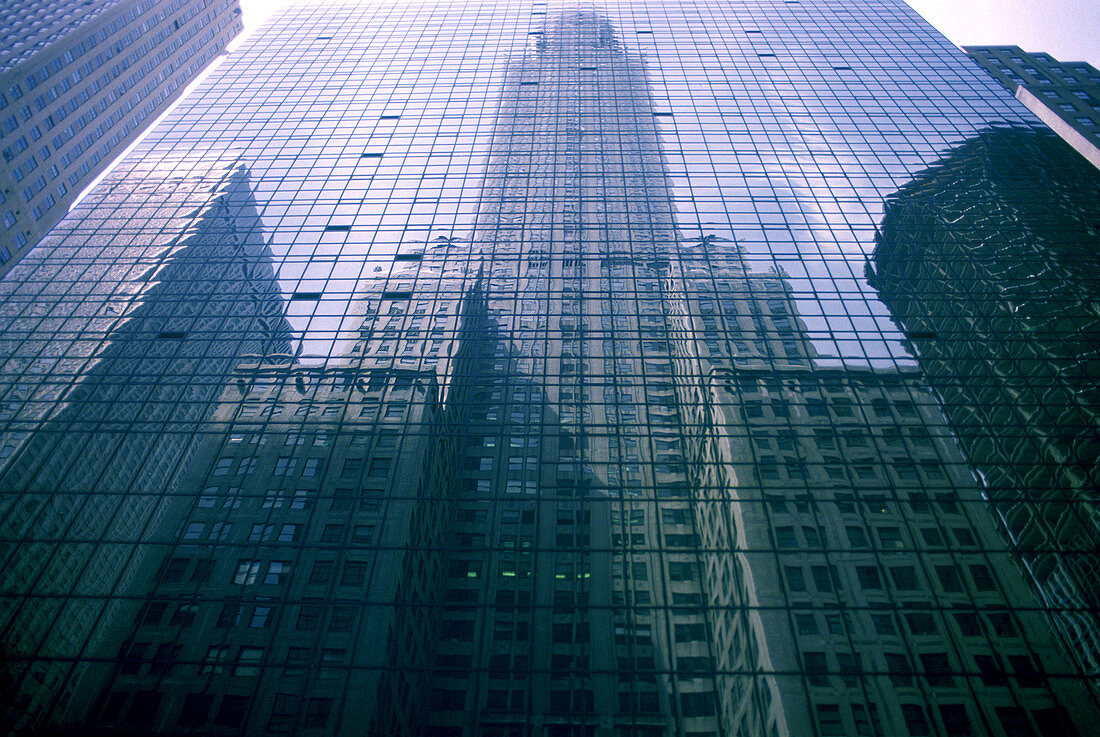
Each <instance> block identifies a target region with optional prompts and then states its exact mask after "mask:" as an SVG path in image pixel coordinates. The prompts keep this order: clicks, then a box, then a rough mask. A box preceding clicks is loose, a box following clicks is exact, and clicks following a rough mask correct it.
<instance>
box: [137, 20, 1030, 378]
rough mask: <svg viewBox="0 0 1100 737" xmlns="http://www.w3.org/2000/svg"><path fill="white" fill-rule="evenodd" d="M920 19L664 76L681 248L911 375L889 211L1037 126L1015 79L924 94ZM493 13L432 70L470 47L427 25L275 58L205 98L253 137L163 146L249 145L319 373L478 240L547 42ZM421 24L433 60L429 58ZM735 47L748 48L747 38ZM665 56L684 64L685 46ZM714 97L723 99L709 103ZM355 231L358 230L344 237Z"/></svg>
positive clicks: (846, 350)
mask: <svg viewBox="0 0 1100 737" xmlns="http://www.w3.org/2000/svg"><path fill="white" fill-rule="evenodd" d="M787 10H788V12H802V13H804V12H808V11H806V10H799V9H795V8H793V7H792V8H788V9H787ZM368 12H369V11H368ZM425 12H426V11H425ZM608 12H609V13H610V14H611V16H612V17H611V21H612V23H613V24H614V25H615V26H616V27H617V28H618V30H619V36H620V38H621V39H622V42H623V44H624V46H625V47H626V48H627V49H632V50H635V51H638V52H640V53H641V54H642V55H643V58H644V57H645V56H646V55H652V54H655V53H658V52H657V48H658V42H659V41H667V39H664V38H663V37H662V34H668V33H670V30H669V29H668V28H662V27H661V25H660V23H651V22H650V21H648V20H647V19H646V17H645V15H644V14H639V15H626V14H623V17H614V15H615V9H609V10H608ZM898 12H899V14H900V15H901V16H902V17H901V19H900V20H899V24H904V25H906V26H908V28H909V29H910V31H911V34H910V35H908V36H907V37H906V38H905V39H904V41H896V42H895V41H892V40H891V39H890V38H889V37H883V38H880V39H876V40H875V41H874V42H871V41H869V40H867V39H860V42H861V43H860V53H859V58H858V59H853V58H852V56H853V54H851V53H849V52H847V51H846V50H845V49H844V48H843V47H840V46H836V47H833V46H832V44H831V43H827V42H824V41H823V40H822V39H818V40H817V41H818V42H819V43H817V44H816V45H815V44H813V43H803V42H804V40H805V39H802V38H792V37H788V36H786V35H785V33H786V31H785V30H784V28H783V27H782V26H778V25H776V26H769V24H768V22H767V21H766V18H765V16H764V14H763V13H760V15H759V17H756V14H755V13H754V11H753V9H752V7H751V6H749V7H747V8H746V10H745V12H744V13H742V14H740V15H739V16H738V18H739V19H740V27H739V28H730V29H723V28H715V29H713V31H712V34H713V35H712V36H710V37H709V38H694V39H692V43H691V44H679V45H678V46H677V47H676V48H677V52H678V53H679V55H680V59H679V63H667V62H664V63H662V65H661V67H662V69H661V70H660V71H658V70H657V69H656V65H655V64H650V65H649V67H648V73H649V75H650V80H649V82H650V88H651V92H652V94H653V96H654V109H655V110H656V111H659V112H667V113H668V114H667V115H658V122H659V129H660V135H661V141H662V145H663V148H664V151H665V156H666V160H667V166H668V170H669V174H670V180H671V182H672V186H673V190H674V196H675V197H676V206H677V220H678V224H679V227H680V231H681V233H683V234H684V236H685V237H688V238H690V237H694V236H698V235H699V234H700V233H714V234H717V235H719V236H722V237H732V238H734V239H735V240H736V242H737V244H738V246H739V247H740V248H741V249H742V251H743V253H744V254H745V257H746V261H747V265H748V266H749V268H750V269H751V270H753V271H770V270H773V269H777V270H779V271H780V273H782V274H784V275H786V277H787V279H788V282H789V284H790V286H791V288H792V289H793V290H794V293H795V298H796V302H797V305H798V308H799V310H800V313H801V316H802V318H803V320H804V322H805V324H806V327H807V329H808V330H809V332H810V336H811V338H812V340H813V342H814V345H815V347H816V349H817V350H818V351H819V353H820V354H821V355H822V356H837V357H839V358H840V359H841V360H842V361H845V362H865V361H871V362H873V363H876V365H889V364H892V363H895V362H897V361H908V354H907V353H906V352H905V350H904V348H903V347H902V346H901V344H900V342H899V339H900V335H899V334H898V332H897V330H896V328H895V327H894V325H893V323H892V322H891V320H890V319H889V317H888V315H887V312H886V310H885V308H884V307H883V306H882V305H881V303H879V302H878V300H877V299H876V297H875V293H874V290H872V289H871V288H870V287H869V286H868V285H867V283H866V280H865V278H864V263H865V260H866V258H867V256H868V255H869V254H870V252H871V250H872V249H873V247H874V234H875V228H876V225H877V223H878V222H879V220H880V219H881V217H882V212H883V201H884V199H885V198H886V197H888V196H889V195H890V194H891V193H892V192H894V191H896V190H897V189H898V188H899V187H900V186H902V185H903V184H904V183H905V182H907V181H909V180H910V179H911V178H912V177H913V175H914V174H916V173H917V172H919V171H921V170H922V169H924V168H925V167H927V166H928V165H929V164H931V163H932V162H934V161H936V160H937V159H938V158H939V157H940V156H941V155H942V154H943V153H945V152H947V151H948V150H950V148H952V147H953V146H957V145H959V144H960V143H961V142H962V141H964V140H965V139H966V138H967V137H968V136H972V135H973V134H974V133H975V132H976V131H977V130H980V129H981V128H984V127H986V126H987V125H988V124H989V122H990V121H997V120H1018V119H1019V117H1018V116H1019V113H1018V108H1017V107H1014V106H1012V103H1008V102H1006V101H1004V95H1003V93H1002V92H1001V91H1000V89H999V88H996V86H995V83H993V82H992V81H987V80H985V79H984V74H983V73H982V72H981V71H980V70H977V69H976V68H975V69H974V70H973V72H972V73H971V70H970V67H969V66H968V65H967V64H960V65H958V68H957V69H952V71H951V72H950V74H951V75H953V76H955V77H958V76H959V75H968V76H967V79H966V82H968V83H969V84H971V85H973V86H974V88H975V91H976V92H978V91H980V92H981V95H980V97H978V96H975V98H974V99H973V100H972V101H971V105H970V109H969V110H966V109H964V108H962V106H956V107H957V108H960V110H956V111H955V112H953V113H952V114H951V115H950V116H948V115H945V114H944V113H943V111H942V110H943V106H942V100H941V99H940V98H939V96H938V95H937V94H936V93H935V91H934V90H924V91H922V90H918V89H916V88H915V87H914V84H915V82H913V81H911V80H909V79H907V78H906V77H905V72H904V71H903V70H902V66H901V65H899V64H897V62H896V58H897V56H898V55H899V54H902V53H904V54H906V55H918V54H919V53H920V47H921V43H927V44H930V45H934V46H935V47H936V48H937V52H936V53H937V54H939V53H943V50H942V46H943V45H944V44H943V42H942V40H940V39H939V38H937V37H935V36H931V35H929V34H928V33H927V26H926V25H925V24H924V23H923V22H922V21H920V20H919V18H918V17H917V16H916V15H915V14H913V13H911V12H910V11H908V9H899V10H898ZM481 13H482V15H483V16H484V21H485V22H484V23H478V24H477V25H475V26H473V27H472V28H464V29H463V31H462V32H463V33H464V34H467V35H468V37H469V38H468V39H467V42H466V44H465V49H464V53H463V56H462V58H461V59H457V60H455V59H451V58H448V59H447V60H444V58H443V55H442V54H433V52H432V50H433V49H434V48H437V47H439V48H443V47H447V48H453V46H450V45H449V44H450V43H451V39H452V36H453V34H454V33H455V30H454V29H451V28H444V27H440V26H438V25H432V24H431V23H425V22H424V20H423V19H421V18H418V17H417V16H416V15H415V14H413V15H411V16H406V17H405V18H404V19H403V20H402V21H401V22H400V24H393V26H392V27H386V28H385V29H383V31H382V32H379V33H376V34H375V35H374V36H372V37H371V38H370V39H366V40H364V39H361V38H360V34H362V33H363V32H364V31H358V32H355V31H352V32H350V33H349V32H348V30H347V28H341V29H340V32H339V33H336V32H332V31H326V30H325V29H324V28H318V30H317V38H316V39H314V40H313V41H312V42H311V43H309V44H307V45H304V46H302V47H300V48H299V49H297V50H296V54H295V56H294V58H293V59H271V60H270V63H271V64H278V65H281V66H282V67H284V68H285V70H286V74H287V76H286V77H285V78H284V79H283V80H282V81H279V80H278V78H277V77H275V78H273V80H274V81H269V82H266V83H265V84H264V85H263V86H261V87H259V88H250V89H249V92H248V94H244V95H242V94H241V89H240V88H241V86H242V85H244V84H245V82H244V81H243V80H246V79H247V78H248V74H249V69H248V67H247V66H243V67H242V68H237V67H236V66H235V65H234V64H233V61H234V59H232V58H231V59H230V60H229V63H227V64H224V65H223V66H222V67H221V68H219V69H218V70H217V71H216V72H215V73H214V74H213V75H212V76H211V78H210V79H209V80H208V81H207V83H206V84H205V86H204V88H203V92H200V93H199V94H205V95H206V97H207V98H213V100H214V104H215V105H224V106H227V107H229V108H230V110H232V114H233V117H234V118H235V120H236V121H237V122H238V123H239V128H238V129H237V130H231V131H224V130H218V129H210V130H205V131H204V129H203V128H202V126H201V124H202V122H203V120H204V114H203V108H198V107H196V108H194V109H193V110H192V111H190V112H188V113H184V114H176V115H175V116H173V117H172V118H171V119H170V120H169V121H167V123H166V124H165V125H164V126H162V129H161V131H159V132H157V133H154V134H153V136H151V137H150V138H149V140H148V142H147V144H146V145H145V146H144V147H143V148H153V149H156V150H158V151H163V152H165V154H166V155H170V154H167V152H168V151H169V150H170V149H171V147H172V146H173V144H175V143H176V142H186V143H187V146H189V147H190V146H192V145H193V143H192V142H193V141H194V139H195V137H200V138H203V139H208V140H209V141H210V143H211V144H213V143H214V141H221V140H222V139H223V138H225V137H226V136H233V138H232V144H231V146H229V148H230V150H231V151H232V152H233V154H234V155H240V156H241V158H242V160H243V161H244V162H245V163H246V164H247V166H248V167H249V169H250V173H251V179H252V184H253V188H254V193H255V196H256V199H257V202H258V203H259V205H260V207H261V215H262V220H263V224H264V229H265V237H266V238H267V239H268V241H269V243H270V245H271V248H272V251H273V253H274V254H275V257H276V259H277V264H276V270H277V274H278V279H279V283H280V285H281V288H282V290H283V292H284V294H286V295H287V296H288V297H289V296H290V295H292V294H293V293H295V292H320V293H321V295H322V297H321V299H320V300H317V301H292V302H290V303H289V308H288V313H289V315H288V316H289V319H290V321H291V324H292V325H293V326H294V328H295V330H296V331H299V332H300V334H301V335H303V336H304V344H303V355H304V356H305V357H308V356H316V357H325V356H330V355H336V354H339V353H340V352H341V351H342V350H344V349H346V347H347V340H348V339H349V338H350V334H349V332H348V331H354V329H355V327H356V323H357V321H358V319H359V318H358V316H357V311H356V310H355V309H354V308H352V309H350V310H348V309H346V308H345V306H346V305H347V302H348V300H349V299H351V298H352V296H353V295H355V294H356V293H357V292H359V291H361V290H362V289H363V288H364V286H365V285H366V284H367V283H368V282H369V281H370V280H373V279H378V278H381V277H385V276H386V275H387V274H388V272H389V269H390V268H391V264H392V259H391V258H390V257H391V256H392V254H394V253H396V252H398V251H401V250H406V251H407V250H410V249H421V248H423V247H424V245H425V244H426V243H427V242H429V241H431V240H432V239H433V238H435V237H437V236H439V235H447V234H449V233H452V232H464V231H467V230H469V228H471V227H472V224H473V222H474V219H475V216H476V211H477V203H478V198H479V196H480V188H481V177H482V167H483V166H484V162H485V158H486V155H487V152H488V148H489V143H490V140H491V135H492V126H493V122H494V115H495V107H496V101H497V97H498V95H499V90H500V86H501V84H502V80H503V72H504V68H505V66H504V65H505V59H506V58H507V55H506V54H503V53H493V54H491V55H490V54H488V53H485V52H486V49H493V50H494V52H495V51H496V50H497V47H496V45H497V44H499V37H500V35H501V34H502V31H501V28H502V27H504V28H507V27H508V26H514V27H515V28H517V29H519V28H520V27H521V26H522V28H523V29H526V27H527V25H526V18H525V17H524V14H523V13H522V12H517V11H515V10H514V9H508V8H504V9H502V8H501V7H496V6H493V5H488V6H485V7H484V8H483V9H482V11H481ZM827 14H828V15H829V16H830V22H831V25H829V27H823V28H822V30H821V33H822V34H823V35H826V34H827V35H828V36H829V37H830V38H835V37H836V34H837V31H836V26H837V25H841V24H844V23H850V24H857V23H858V20H856V19H853V18H852V17H851V15H850V14H849V13H848V11H847V9H846V8H845V7H844V5H843V4H837V5H836V6H835V7H833V8H831V9H830V11H829V12H828V13H827ZM286 22H287V21H280V20H278V19H276V20H275V21H274V26H275V28H278V27H279V24H280V23H286ZM409 24H414V25H415V27H416V33H417V34H418V42H417V43H416V44H409V43H408V42H407V38H406V35H405V33H406V32H407V30H408V27H409ZM399 26H400V27H399ZM806 27H815V26H813V24H806ZM639 30H642V31H653V33H652V34H649V33H643V34H639V33H638V31H639ZM503 35H504V37H505V38H507V35H508V34H507V32H506V31H505V32H503ZM734 36H736V37H739V38H742V39H748V40H747V42H742V43H741V44H740V45H738V44H735V43H728V42H727V41H726V39H728V38H730V37H734ZM655 39H656V40H655ZM513 41H514V46H515V51H514V52H513V54H512V56H515V55H518V54H521V53H522V52H523V50H524V48H531V41H530V37H529V36H528V35H527V33H526V31H525V30H523V31H522V32H521V31H519V30H517V31H516V32H515V33H514V35H513ZM708 41H710V43H708ZM249 43H251V42H249V41H246V42H245V47H246V48H247V47H248V45H249ZM364 43H367V44H368V47H369V49H370V52H369V53H362V51H361V47H362V45H363V44H364ZM876 44H877V45H876ZM661 48H662V49H663V50H662V52H661V53H667V51H665V50H664V49H667V48H668V46H667V43H666V44H664V45H662V47H661ZM830 48H833V49H834V50H833V51H832V52H829V51H827V50H828V49H830ZM352 49H356V50H357V51H355V52H352V53H347V52H350V51H351V50H352ZM823 49H824V50H826V51H822V50H823ZM692 53H694V54H696V56H692V55H691V54H692ZM951 53H953V52H951ZM451 54H452V56H453V54H454V52H453V51H452V52H451ZM769 54H774V55H775V56H774V59H773V58H772V57H769V56H767V55H769ZM761 55H763V56H761ZM455 61H457V62H458V63H455ZM318 71H321V72H322V73H320V74H316V72H318ZM943 74H947V72H946V71H944V72H943ZM303 79H310V80H311V83H310V85H308V86H307V85H306V84H304V83H303V82H302V80H303ZM922 79H923V77H922ZM427 80H430V82H428V81H427ZM954 81H955V82H957V81H958V80H957V79H956V80H954ZM701 83H705V84H708V85H710V87H711V88H712V91H713V92H714V94H713V95H697V96H695V97H692V96H690V94H689V92H688V91H689V90H690V89H691V88H692V87H693V86H697V85H699V84H701ZM429 85H430V86H429ZM898 89H903V91H904V93H905V94H904V96H902V95H898V94H897V91H898ZM857 99H858V105H856V104H854V102H855V101H856V100H857ZM846 102H847V103H852V104H847V105H846ZM838 110H840V111H844V112H845V113H846V115H837V114H836V112H837V111H838ZM219 115H220V117H223V118H224V117H225V116H224V114H221V113H219ZM333 134H337V135H333ZM704 140H705V141H706V144H705V145H704V143H703V142H704ZM321 141H324V142H325V143H323V144H321V143H319V142H321ZM181 148H182V146H181ZM222 148H223V149H224V148H226V147H225V145H224V144H223V145H222ZM333 226H336V227H337V228H341V227H350V232H344V231H342V230H325V229H326V228H332V227H333ZM307 360H308V358H307Z"/></svg>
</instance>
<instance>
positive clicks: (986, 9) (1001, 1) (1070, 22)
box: [241, 0, 1100, 67]
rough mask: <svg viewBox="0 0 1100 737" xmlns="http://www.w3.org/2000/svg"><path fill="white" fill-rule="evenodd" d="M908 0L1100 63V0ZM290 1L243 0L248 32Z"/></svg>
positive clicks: (989, 32)
mask: <svg viewBox="0 0 1100 737" xmlns="http://www.w3.org/2000/svg"><path fill="white" fill-rule="evenodd" d="M316 1H318V2H323V0H316ZM852 1H853V2H859V0H852ZM905 1H906V2H907V3H909V5H910V6H912V7H913V9H915V10H916V11H917V12H918V13H920V14H921V15H923V16H924V17H925V18H926V19H927V20H928V21H929V22H930V23H931V24H932V25H933V26H935V27H936V28H938V29H939V30H940V32H941V33H943V35H945V36H947V37H948V38H949V39H951V41H952V42H954V43H955V44H957V45H959V46H971V45H1008V44H1011V45H1016V46H1020V47H1022V48H1023V49H1024V51H1045V52H1047V53H1048V54H1050V55H1051V56H1053V57H1054V58H1056V59H1059V60H1060V61H1087V62H1089V63H1090V64H1092V65H1093V66H1095V67H1100V0H905ZM286 2H287V0H241V9H242V10H243V11H244V23H245V34H247V33H249V32H251V31H252V30H254V29H255V28H256V27H257V26H259V25H260V24H261V23H262V22H263V21H264V20H266V19H267V18H268V17H269V16H270V15H271V14H272V13H274V12H275V11H276V10H278V9H279V8H280V7H281V6H283V5H284V4H285V3H286Z"/></svg>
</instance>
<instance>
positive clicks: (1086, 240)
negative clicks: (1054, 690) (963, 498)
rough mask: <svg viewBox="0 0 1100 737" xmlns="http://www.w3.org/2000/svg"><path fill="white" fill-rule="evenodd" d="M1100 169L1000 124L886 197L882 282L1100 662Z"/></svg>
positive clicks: (1099, 665)
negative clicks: (1099, 508)
mask: <svg viewBox="0 0 1100 737" xmlns="http://www.w3.org/2000/svg"><path fill="white" fill-rule="evenodd" d="M1098 195H1100V176H1098V175H1097V172H1096V170H1095V169H1094V168H1093V167H1091V166H1090V165H1089V164H1088V163H1087V162H1086V161H1084V160H1082V159H1080V158H1079V157H1078V156H1076V154H1075V153H1074V152H1072V151H1071V150H1070V149H1069V148H1068V147H1067V146H1064V145H1062V143H1061V142H1060V141H1059V140H1058V139H1057V138H1055V137H1054V136H1053V135H1052V134H1050V133H1049V132H1047V131H1045V130H1042V129H1031V128H994V129H990V130H987V131H983V132H982V133H980V134H979V135H978V136H976V137H975V138H974V139H973V140H971V141H968V142H967V143H965V144H963V145H961V146H959V147H958V148H957V149H955V150H953V151H951V152H950V154H948V155H947V156H945V157H944V158H943V159H942V160H941V161H939V162H937V164H936V165H935V166H933V167H931V168H929V169H928V170H926V171H925V172H922V173H921V174H920V175H918V176H917V177H916V178H914V180H913V182H912V183H911V184H909V185H907V186H906V187H904V188H903V189H901V190H899V191H898V192H897V194H896V195H895V196H894V197H893V198H891V200H890V201H889V203H888V205H887V211H886V217H885V218H883V221H882V226H881V230H880V235H879V238H878V243H877V246H876V248H875V252H874V255H873V258H872V260H871V262H870V263H869V267H868V268H869V272H868V273H869V276H870V281H871V283H872V284H873V285H874V286H875V287H876V288H877V289H879V292H880V294H881V295H882V299H883V301H884V302H886V304H887V305H889V306H890V309H891V310H892V312H893V314H894V315H895V316H896V319H897V320H898V322H899V324H901V326H902V327H903V328H904V329H905V331H906V336H907V343H908V346H909V348H910V350H911V351H912V352H913V354H914V356H916V358H917V360H918V362H919V365H920V366H921V368H922V370H923V372H924V375H925V377H926V379H927V380H928V382H929V384H930V386H931V387H932V388H933V389H934V390H935V392H936V394H937V395H938V397H939V398H940V401H941V403H942V407H943V411H944V413H945V415H946V417H947V418H948V420H949V421H950V423H951V427H952V430H953V432H954V433H955V435H956V437H957V438H958V440H959V442H960V444H961V446H962V447H963V449H964V450H965V451H966V453H967V454H968V456H969V458H970V460H971V462H972V463H973V465H974V467H975V469H977V470H978V472H979V473H980V474H981V479H982V481H983V486H984V487H985V490H986V493H987V494H988V495H989V497H990V498H991V499H993V500H994V501H996V502H997V504H996V507H995V508H996V509H997V512H998V514H999V516H1000V517H1001V518H1002V519H1003V520H1004V524H1005V526H1006V528H1007V530H1008V533H1009V535H1010V537H1011V542H1012V545H1013V547H1014V548H1015V549H1016V550H1017V552H1018V553H1019V554H1020V555H1021V556H1023V559H1024V560H1025V561H1026V564H1027V570H1028V573H1029V575H1030V577H1031V578H1032V580H1033V581H1034V583H1035V584H1036V585H1037V586H1038V588H1039V591H1040V592H1041V594H1042V597H1043V599H1044V601H1045V603H1046V604H1047V605H1048V606H1049V607H1050V608H1051V613H1052V616H1053V618H1054V620H1055V621H1056V622H1057V626H1058V627H1059V628H1060V629H1062V631H1063V633H1064V636H1065V642H1066V643H1067V648H1068V649H1069V650H1070V651H1071V652H1072V653H1073V655H1074V656H1075V657H1077V658H1079V659H1080V661H1081V664H1082V666H1083V667H1084V668H1086V669H1087V670H1088V672H1090V673H1092V674H1094V675H1095V674H1097V673H1100V642H1098V640H1097V638H1098V636H1100V627H1098V624H1100V622H1098V621H1097V618H1096V616H1097V608H1098V606H1100V596H1098V593H1100V592H1098V590H1097V571H1098V564H1100V561H1098V559H1097V555H1098V551H1100V527H1098V522H1097V519H1096V514H1095V511H1094V509H1093V506H1092V505H1093V502H1094V501H1095V492H1096V489H1097V488H1098V485H1100V473H1098V470H1097V469H1098V465H1097V462H1098V460H1100V432H1098V431H1100V414H1098V412H1100V384H1098V382H1097V377H1098V374H1097V368H1098V366H1100V364H1098V360H1100V316H1098V315H1097V312H1096V307H1097V305H1098V304H1100V291H1098V287H1100V280H1098V279H1097V274H1096V267H1097V266H1098V265H1100V260H1098V258H1097V254H1096V241H1097V235H1098V230H1097V222H1100V221H1098V217H1100V207H1098V205H1097V203H1098V202H1100V199H1098Z"/></svg>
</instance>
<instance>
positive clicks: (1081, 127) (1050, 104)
mask: <svg viewBox="0 0 1100 737" xmlns="http://www.w3.org/2000/svg"><path fill="white" fill-rule="evenodd" d="M966 53H968V54H970V58H972V59H973V60H974V61H976V62H978V64H979V65H980V66H981V67H982V69H985V70H986V71H987V72H989V73H990V74H991V75H993V78H994V79H996V80H997V81H998V82H1000V83H1001V84H1002V85H1003V86H1004V88H1005V89H1006V90H1008V91H1009V92H1011V93H1012V94H1014V95H1015V96H1016V98H1017V99H1019V100H1020V102H1022V103H1024V104H1025V105H1027V107H1028V109H1029V110H1031V112H1033V113H1035V114H1036V115H1037V116H1038V117H1039V118H1040V119H1041V120H1042V121H1043V122H1044V123H1046V124H1047V125H1049V126H1050V127H1051V129H1052V130H1053V131H1054V132H1055V133H1057V134H1058V135H1059V136H1061V137H1062V138H1063V139H1064V140H1065V141H1066V142H1067V143H1069V144H1070V145H1071V146H1073V147H1074V149H1076V150H1077V152H1078V153H1080V154H1081V155H1082V156H1084V157H1085V158H1086V159H1088V160H1089V161H1091V162H1092V163H1093V164H1095V165H1096V166H1098V167H1100V72H1098V71H1097V70H1096V68H1095V67H1093V66H1092V65H1091V64H1087V63H1085V62H1083V61H1071V62H1060V61H1058V60H1057V59H1055V58H1054V57H1052V56H1051V55H1050V54H1029V53H1028V52H1026V51H1024V50H1023V49H1021V48H1020V47H1019V46H968V47H966Z"/></svg>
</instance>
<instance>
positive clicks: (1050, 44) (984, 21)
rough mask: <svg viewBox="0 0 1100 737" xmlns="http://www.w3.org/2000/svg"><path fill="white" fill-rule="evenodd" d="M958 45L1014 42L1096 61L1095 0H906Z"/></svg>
mask: <svg viewBox="0 0 1100 737" xmlns="http://www.w3.org/2000/svg"><path fill="white" fill-rule="evenodd" d="M906 2H908V3H909V5H911V6H912V7H913V8H914V9H915V10H916V11H917V12H918V13H920V14H921V15H923V16H924V17H925V18H927V19H928V21H929V22H930V23H931V24H932V25H934V26H935V27H936V28H938V29H939V30H940V31H941V32H942V33H943V35H945V36H947V37H948V38H949V39H951V40H952V41H954V42H955V43H956V44H958V45H960V46H971V45H993V44H997V45H1000V44H1014V45H1016V46H1022V47H1023V49H1024V50H1025V51H1045V52H1047V53H1048V54H1050V55H1051V56H1053V57H1054V58H1056V59H1059V60H1061V61H1087V62H1089V63H1090V64H1092V65H1093V66H1094V67H1100V0H906Z"/></svg>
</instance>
